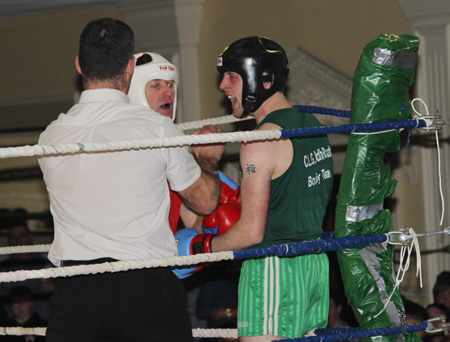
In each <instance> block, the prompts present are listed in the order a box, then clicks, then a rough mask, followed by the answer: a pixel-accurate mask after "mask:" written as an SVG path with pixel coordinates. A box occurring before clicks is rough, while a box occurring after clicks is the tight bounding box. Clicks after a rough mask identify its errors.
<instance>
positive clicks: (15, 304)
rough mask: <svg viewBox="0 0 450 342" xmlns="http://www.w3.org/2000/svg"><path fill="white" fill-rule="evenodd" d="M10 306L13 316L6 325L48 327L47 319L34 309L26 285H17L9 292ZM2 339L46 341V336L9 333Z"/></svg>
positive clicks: (11, 340)
mask: <svg viewBox="0 0 450 342" xmlns="http://www.w3.org/2000/svg"><path fill="white" fill-rule="evenodd" d="M8 298H9V306H10V308H11V311H12V315H11V317H10V318H9V319H8V320H7V322H6V325H7V326H10V327H24V328H36V327H46V326H47V321H46V320H44V319H42V318H41V317H39V315H38V314H37V313H36V312H34V310H33V304H34V303H33V300H32V299H33V298H32V295H31V292H30V289H29V288H28V287H26V286H16V287H14V288H12V289H11V291H10V292H9V296H8ZM2 341H10V342H13V341H17V342H19V341H26V342H32V341H36V342H38V341H41V342H43V341H45V337H44V336H34V335H21V336H13V335H7V336H5V337H4V338H2Z"/></svg>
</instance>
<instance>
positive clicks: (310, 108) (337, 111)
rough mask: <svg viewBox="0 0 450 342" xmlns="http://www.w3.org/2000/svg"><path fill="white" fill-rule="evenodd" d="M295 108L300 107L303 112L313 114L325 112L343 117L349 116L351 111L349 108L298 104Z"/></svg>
mask: <svg viewBox="0 0 450 342" xmlns="http://www.w3.org/2000/svg"><path fill="white" fill-rule="evenodd" d="M294 107H295V108H298V109H300V110H301V111H302V112H305V113H311V114H325V115H332V116H340V117H343V118H349V117H350V114H351V112H350V111H349V110H341V109H332V108H325V107H316V106H302V105H296V106H294Z"/></svg>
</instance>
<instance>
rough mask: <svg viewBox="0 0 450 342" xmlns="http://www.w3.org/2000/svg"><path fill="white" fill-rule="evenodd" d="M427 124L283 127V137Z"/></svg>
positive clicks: (422, 124)
mask: <svg viewBox="0 0 450 342" xmlns="http://www.w3.org/2000/svg"><path fill="white" fill-rule="evenodd" d="M425 126H427V122H426V121H425V120H423V119H413V120H400V121H384V122H373V123H365V124H353V125H339V126H320V127H307V128H293V129H282V130H281V138H293V137H300V136H309V135H325V134H332V133H348V132H351V133H352V132H366V131H381V130H394V129H400V128H416V127H425Z"/></svg>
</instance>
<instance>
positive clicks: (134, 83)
mask: <svg viewBox="0 0 450 342" xmlns="http://www.w3.org/2000/svg"><path fill="white" fill-rule="evenodd" d="M145 54H147V55H149V56H150V57H151V61H150V62H148V63H145V64H141V65H135V67H134V73H133V77H132V78H131V85H130V89H129V91H128V98H129V100H130V103H133V104H141V105H144V106H146V107H147V108H150V105H149V104H148V101H147V98H146V96H145V86H146V85H147V83H148V82H150V81H152V80H165V81H173V88H174V89H175V98H174V102H173V115H172V120H173V121H175V116H176V113H177V112H176V109H177V83H178V73H177V68H176V67H175V65H173V64H172V63H170V62H169V61H168V60H167V59H165V58H164V57H163V56H161V55H159V54H157V53H154V52H141V53H137V54H135V55H134V57H135V63H136V61H137V60H138V58H139V57H141V56H142V55H145Z"/></svg>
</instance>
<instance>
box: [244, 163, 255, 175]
mask: <svg viewBox="0 0 450 342" xmlns="http://www.w3.org/2000/svg"><path fill="white" fill-rule="evenodd" d="M245 172H246V173H247V174H251V173H255V172H256V166H255V164H247V166H246V167H245Z"/></svg>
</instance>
